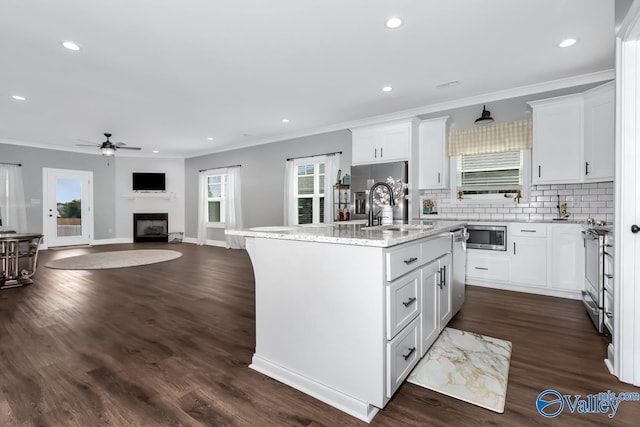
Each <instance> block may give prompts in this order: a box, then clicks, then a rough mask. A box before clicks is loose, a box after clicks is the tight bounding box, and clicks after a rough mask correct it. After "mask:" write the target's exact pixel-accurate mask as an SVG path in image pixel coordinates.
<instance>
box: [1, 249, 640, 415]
mask: <svg viewBox="0 0 640 427" xmlns="http://www.w3.org/2000/svg"><path fill="white" fill-rule="evenodd" d="M132 248H168V249H173V250H178V251H181V252H182V253H183V254H184V256H182V257H181V258H178V259H176V260H173V261H169V262H166V263H160V264H153V265H147V266H140V267H132V268H123V269H114V270H92V271H67V270H52V269H48V268H45V267H43V265H44V264H45V263H46V261H47V260H49V259H53V258H59V257H66V256H72V255H79V254H83V253H93V252H102V251H110V250H117V249H132ZM39 262H40V267H39V269H38V271H37V273H36V275H35V283H34V284H33V285H30V286H27V287H24V288H16V289H8V290H3V291H0V426H12V425H26V426H99V425H108V426H130V425H131V426H165V425H166V426H179V425H192V426H200V425H204V426H222V425H256V426H283V425H299V426H321V425H325V426H343V425H344V426H363V425H366V424H365V423H363V422H360V421H358V420H357V419H355V418H353V417H350V416H349V415H346V414H344V413H342V412H341V411H338V410H337V409H334V408H332V407H330V406H328V405H326V404H324V403H322V402H320V401H318V400H316V399H314V398H312V397H309V396H307V395H305V394H303V393H301V392H298V391H297V390H294V389H292V388H290V387H288V386H286V385H283V384H281V383H279V382H277V381H275V380H272V379H270V378H268V377H266V376H264V375H261V374H259V373H257V372H255V371H253V370H251V369H249V368H248V367H247V365H249V363H250V361H251V356H252V354H253V350H254V345H255V319H254V286H253V270H252V267H251V262H250V260H249V257H248V255H247V253H246V252H245V251H237V250H226V249H222V248H215V247H198V246H195V245H191V244H186V243H183V244H176V245H171V244H161V243H144V244H129V245H110V246H99V247H93V248H82V249H68V250H49V251H43V252H41V258H40V261H39ZM283 274H286V272H283ZM449 326H451V327H454V328H458V329H463V330H466V331H472V332H477V333H481V334H485V335H489V336H493V337H497V338H502V339H507V340H510V341H511V342H512V343H513V354H512V360H511V368H510V372H509V383H508V389H507V401H506V408H505V412H504V414H497V413H494V412H491V411H488V410H485V409H482V408H479V407H476V406H473V405H470V404H466V403H464V402H461V401H458V400H456V399H453V398H450V397H447V396H443V395H440V394H438V393H435V392H432V391H429V390H427V389H423V388H421V387H418V386H415V385H413V384H408V383H405V384H404V385H403V386H402V387H401V388H400V390H399V391H398V393H397V394H396V395H395V396H394V398H393V399H392V400H391V402H389V404H388V405H387V406H386V407H385V409H384V410H382V411H380V412H379V414H378V415H377V416H376V417H375V418H374V420H373V422H372V423H371V425H372V426H405V425H430V426H431V425H433V426H439V425H442V426H445V425H446V426H474V425H495V426H498V425H504V426H524V425H594V426H595V425H627V426H630V425H637V423H638V420H640V402H625V403H622V404H621V405H620V408H619V410H618V413H617V415H616V416H615V418H613V419H609V418H607V417H606V416H605V415H593V414H571V413H569V412H568V411H567V410H565V411H564V412H563V413H562V414H561V415H560V416H558V417H557V418H554V419H546V418H543V417H542V416H541V415H540V414H538V412H537V411H536V409H535V400H536V397H537V396H538V394H539V393H540V392H541V391H543V390H545V389H548V388H552V389H556V390H558V391H559V392H561V393H563V394H580V395H583V396H585V395H587V394H595V393H599V392H601V391H607V390H611V391H614V392H616V393H617V392H620V391H635V392H638V391H640V389H638V388H634V387H632V386H630V385H628V384H623V383H620V382H619V381H617V379H616V378H615V377H613V376H611V375H609V373H608V372H607V370H606V368H605V366H604V364H603V358H604V355H605V353H606V345H607V339H606V338H605V337H602V336H600V335H598V334H597V333H596V331H595V330H594V328H593V326H592V325H591V324H590V321H589V319H588V318H587V315H586V313H585V312H584V310H583V308H582V305H581V303H580V302H579V301H572V300H564V299H559V298H549V297H543V296H536V295H529V294H522V293H515V292H506V291H500V290H493V289H483V288H477V287H468V292H467V301H466V303H465V305H464V307H463V308H462V310H461V312H460V313H459V314H458V315H457V316H456V318H454V320H453V321H452V322H451V324H450V325H449Z"/></svg>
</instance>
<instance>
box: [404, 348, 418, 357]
mask: <svg viewBox="0 0 640 427" xmlns="http://www.w3.org/2000/svg"><path fill="white" fill-rule="evenodd" d="M414 351H416V348H415V347H411V348H410V349H409V353H407V354H403V355H402V357H403V358H404V360H408V359H409V358H410V357H411V355H412V354H413V352H414Z"/></svg>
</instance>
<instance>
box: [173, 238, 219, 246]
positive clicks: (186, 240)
mask: <svg viewBox="0 0 640 427" xmlns="http://www.w3.org/2000/svg"><path fill="white" fill-rule="evenodd" d="M182 241H183V242H184V243H193V244H194V245H197V244H198V239H196V238H195V237H185V238H184V239H182ZM205 245H207V246H218V247H220V248H226V247H227V242H225V241H224V240H207V241H206V242H205Z"/></svg>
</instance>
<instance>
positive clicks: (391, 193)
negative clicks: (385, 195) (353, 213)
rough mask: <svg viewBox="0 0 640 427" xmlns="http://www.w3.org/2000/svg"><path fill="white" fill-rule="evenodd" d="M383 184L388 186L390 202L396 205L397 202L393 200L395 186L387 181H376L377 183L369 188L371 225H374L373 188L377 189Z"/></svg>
mask: <svg viewBox="0 0 640 427" xmlns="http://www.w3.org/2000/svg"><path fill="white" fill-rule="evenodd" d="M381 185H384V186H385V187H387V190H388V191H389V204H390V205H391V206H393V205H395V202H394V201H393V188H391V186H390V185H389V184H387V183H386V182H376V183H375V184H373V185H372V186H371V188H370V189H369V227H373V217H374V216H373V193H374V191H373V190H375V189H376V188H377V187H380V186H381Z"/></svg>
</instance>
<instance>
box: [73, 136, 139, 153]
mask: <svg viewBox="0 0 640 427" xmlns="http://www.w3.org/2000/svg"><path fill="white" fill-rule="evenodd" d="M104 136H106V137H107V140H106V141H105V142H103V143H102V144H91V145H89V144H76V145H78V146H81V147H98V148H99V149H100V151H101V152H102V155H103V156H106V157H111V156H113V155H114V154H115V153H116V150H118V149H123V150H142V148H140V147H126V145H127V144H125V143H124V142H116V143H115V144H114V143H113V142H111V141H109V138H111V134H110V133H105V134H104ZM85 142H89V141H85Z"/></svg>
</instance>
